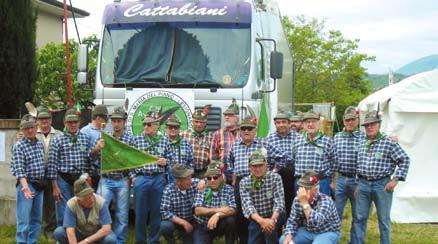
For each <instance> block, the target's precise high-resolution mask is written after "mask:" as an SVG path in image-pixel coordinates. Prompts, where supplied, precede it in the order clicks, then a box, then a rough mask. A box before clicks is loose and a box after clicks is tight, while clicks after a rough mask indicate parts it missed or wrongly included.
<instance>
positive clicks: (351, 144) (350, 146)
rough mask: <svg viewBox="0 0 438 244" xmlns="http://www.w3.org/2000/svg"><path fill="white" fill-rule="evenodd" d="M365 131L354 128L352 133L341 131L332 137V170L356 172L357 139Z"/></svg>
mask: <svg viewBox="0 0 438 244" xmlns="http://www.w3.org/2000/svg"><path fill="white" fill-rule="evenodd" d="M363 138H365V133H364V132H362V131H359V130H355V131H353V132H352V133H348V132H346V131H341V132H339V133H338V134H336V135H335V137H334V139H333V147H334V153H335V164H334V167H333V168H334V171H336V172H339V173H344V174H356V168H357V152H358V150H359V141H360V140H363Z"/></svg>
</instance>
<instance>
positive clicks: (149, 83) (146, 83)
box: [113, 78, 164, 88]
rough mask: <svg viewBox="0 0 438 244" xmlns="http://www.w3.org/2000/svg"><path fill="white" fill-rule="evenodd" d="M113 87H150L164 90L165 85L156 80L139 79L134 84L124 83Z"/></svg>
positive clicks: (115, 84)
mask: <svg viewBox="0 0 438 244" xmlns="http://www.w3.org/2000/svg"><path fill="white" fill-rule="evenodd" d="M113 87H116V88H122V87H132V88H149V87H159V88H164V85H163V84H162V83H160V82H159V81H157V80H155V79H146V78H143V79H138V80H135V81H134V82H122V83H114V84H113Z"/></svg>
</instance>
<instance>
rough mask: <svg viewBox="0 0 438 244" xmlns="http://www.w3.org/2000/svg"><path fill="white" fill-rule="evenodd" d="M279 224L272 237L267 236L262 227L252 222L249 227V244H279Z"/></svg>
mask: <svg viewBox="0 0 438 244" xmlns="http://www.w3.org/2000/svg"><path fill="white" fill-rule="evenodd" d="M278 227H279V226H278V224H277V226H276V228H275V230H274V231H272V233H271V234H270V235H268V234H265V233H263V232H262V229H260V225H259V224H257V223H256V222H255V221H253V220H250V221H249V225H248V243H251V244H264V243H266V244H271V243H272V244H276V243H278V235H277V234H278Z"/></svg>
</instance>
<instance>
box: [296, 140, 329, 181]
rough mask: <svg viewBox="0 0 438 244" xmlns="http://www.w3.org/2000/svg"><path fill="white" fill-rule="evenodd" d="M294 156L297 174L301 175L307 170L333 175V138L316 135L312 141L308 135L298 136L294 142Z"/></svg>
mask: <svg viewBox="0 0 438 244" xmlns="http://www.w3.org/2000/svg"><path fill="white" fill-rule="evenodd" d="M293 156H294V159H295V176H301V175H303V174H304V172H306V171H307V170H314V171H316V172H317V173H323V172H324V175H325V176H329V177H330V176H331V175H332V167H333V163H334V151H333V140H332V139H331V138H329V137H327V136H325V135H322V136H319V137H316V138H315V139H314V141H313V143H310V142H309V141H308V139H307V137H306V134H304V135H303V136H300V137H297V141H296V142H295V144H294V148H293Z"/></svg>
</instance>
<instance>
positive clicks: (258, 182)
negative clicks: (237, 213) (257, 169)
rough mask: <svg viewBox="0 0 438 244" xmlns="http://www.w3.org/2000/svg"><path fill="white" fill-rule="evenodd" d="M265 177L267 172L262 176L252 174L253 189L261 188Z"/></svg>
mask: <svg viewBox="0 0 438 244" xmlns="http://www.w3.org/2000/svg"><path fill="white" fill-rule="evenodd" d="M265 178H266V173H265V174H264V175H263V176H261V177H255V176H254V175H251V185H252V190H253V191H256V190H259V189H260V188H261V187H262V185H263V182H264V181H265Z"/></svg>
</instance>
